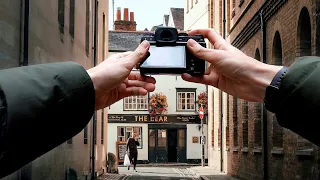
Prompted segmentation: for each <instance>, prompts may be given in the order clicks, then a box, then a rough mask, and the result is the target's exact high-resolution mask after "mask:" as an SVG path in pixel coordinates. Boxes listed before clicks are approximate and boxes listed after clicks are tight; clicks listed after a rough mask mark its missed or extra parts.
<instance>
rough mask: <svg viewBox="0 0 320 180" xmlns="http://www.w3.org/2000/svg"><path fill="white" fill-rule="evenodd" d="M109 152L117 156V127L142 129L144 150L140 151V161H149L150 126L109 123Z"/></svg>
mask: <svg viewBox="0 0 320 180" xmlns="http://www.w3.org/2000/svg"><path fill="white" fill-rule="evenodd" d="M108 126H109V127H108V152H111V153H114V154H115V155H116V142H117V129H118V128H117V127H118V126H124V127H128V126H131V127H132V126H133V127H142V149H138V160H148V124H138V123H108Z"/></svg>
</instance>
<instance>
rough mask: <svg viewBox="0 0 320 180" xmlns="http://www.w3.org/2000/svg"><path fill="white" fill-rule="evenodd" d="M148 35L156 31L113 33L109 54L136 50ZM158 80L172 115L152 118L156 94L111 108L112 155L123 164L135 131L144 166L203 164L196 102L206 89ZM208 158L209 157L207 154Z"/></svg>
mask: <svg viewBox="0 0 320 180" xmlns="http://www.w3.org/2000/svg"><path fill="white" fill-rule="evenodd" d="M180 24H181V23H180ZM148 33H153V32H146V31H130V29H128V30H127V31H123V30H122V29H115V30H114V31H109V55H112V54H116V53H120V52H125V51H134V50H135V49H136V48H137V47H138V45H139V43H140V39H141V37H142V36H143V35H144V34H148ZM154 77H155V78H156V80H157V89H156V90H155V92H157V93H163V94H164V95H165V96H166V97H167V102H168V112H167V113H166V114H163V115H159V116H157V117H153V116H151V115H150V113H149V111H148V109H149V105H150V103H149V101H150V97H151V96H152V95H153V94H154V93H150V94H148V95H146V96H135V97H128V98H125V99H123V100H120V101H119V102H117V103H115V104H113V105H111V106H110V107H109V110H108V112H109V114H108V121H109V123H108V152H112V153H115V154H116V155H117V157H118V158H120V161H121V158H123V151H121V149H122V148H123V146H124V144H125V142H126V140H127V139H128V138H129V137H131V136H132V134H133V133H134V132H135V133H137V134H138V137H139V141H140V144H141V145H140V146H139V147H138V153H139V155H138V160H139V162H140V163H142V162H143V163H148V162H152V163H157V162H158V163H159V162H184V163H185V162H188V163H199V162H201V144H200V143H201V142H200V135H201V129H200V128H199V127H200V119H199V117H198V113H197V111H198V105H197V103H196V101H197V99H198V98H197V96H198V95H199V94H200V93H201V92H204V91H205V90H206V86H204V85H201V84H195V83H189V82H186V81H184V80H182V79H181V78H180V76H159V75H158V76H154ZM206 131H207V125H206V124H205V125H204V132H205V133H207V132H206ZM206 138H207V137H205V147H206V148H205V149H207V140H206ZM121 147H122V148H121ZM122 150H123V149H122ZM205 157H206V158H207V151H205Z"/></svg>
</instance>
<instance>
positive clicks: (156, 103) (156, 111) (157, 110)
mask: <svg viewBox="0 0 320 180" xmlns="http://www.w3.org/2000/svg"><path fill="white" fill-rule="evenodd" d="M167 109H168V103H167V97H166V96H165V95H164V94H162V93H155V94H153V95H151V97H150V103H149V113H150V115H151V116H153V117H154V116H157V115H160V114H165V113H167Z"/></svg>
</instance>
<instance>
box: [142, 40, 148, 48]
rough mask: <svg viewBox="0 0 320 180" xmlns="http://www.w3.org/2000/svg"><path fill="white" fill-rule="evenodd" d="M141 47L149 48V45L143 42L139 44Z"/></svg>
mask: <svg viewBox="0 0 320 180" xmlns="http://www.w3.org/2000/svg"><path fill="white" fill-rule="evenodd" d="M141 46H142V47H144V48H148V47H149V43H148V41H147V40H144V41H143V42H142V43H141Z"/></svg>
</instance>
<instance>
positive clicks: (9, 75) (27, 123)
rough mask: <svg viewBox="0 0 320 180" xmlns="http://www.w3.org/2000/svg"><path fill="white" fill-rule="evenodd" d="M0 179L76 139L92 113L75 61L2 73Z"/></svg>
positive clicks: (86, 81)
mask: <svg viewBox="0 0 320 180" xmlns="http://www.w3.org/2000/svg"><path fill="white" fill-rule="evenodd" d="M0 99H1V103H0V178H1V177H4V176H6V175H9V174H11V173H13V172H14V171H16V170H18V169H19V168H21V167H22V166H24V165H26V164H28V163H29V162H31V161H33V160H34V159H36V158H37V157H39V156H41V155H43V154H45V153H46V152H48V151H50V150H52V149H53V148H55V147H57V146H59V145H60V144H62V143H63V142H65V141H66V140H68V139H70V138H72V137H73V136H75V135H77V134H78V133H79V132H81V130H82V129H83V128H84V127H85V126H86V125H87V124H88V122H89V121H90V119H91V117H92V115H93V112H94V109H95V91H94V86H93V83H92V81H91V79H90V76H89V75H88V74H87V72H86V70H85V69H84V68H83V67H82V66H80V65H78V64H76V63H73V62H63V63H52V64H42V65H34V66H27V67H18V68H13V69H5V70H1V71H0Z"/></svg>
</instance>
